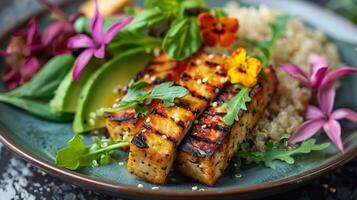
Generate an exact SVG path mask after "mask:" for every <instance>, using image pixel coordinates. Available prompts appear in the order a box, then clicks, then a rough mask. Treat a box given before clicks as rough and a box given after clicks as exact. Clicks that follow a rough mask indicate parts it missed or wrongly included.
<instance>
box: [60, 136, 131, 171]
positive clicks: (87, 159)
mask: <svg viewBox="0 0 357 200" xmlns="http://www.w3.org/2000/svg"><path fill="white" fill-rule="evenodd" d="M128 145H129V143H128V142H124V141H119V142H115V141H113V140H108V139H105V140H99V139H97V141H96V143H95V144H93V145H90V146H86V145H85V144H84V143H83V138H82V137H81V136H80V135H79V134H76V135H75V136H74V137H73V138H72V139H71V140H70V141H69V142H68V146H67V147H64V148H62V149H60V150H59V151H58V152H57V156H56V165H57V166H60V167H65V168H67V169H70V170H76V169H78V168H79V167H85V166H98V165H106V164H108V163H109V162H110V160H111V155H112V153H113V152H114V151H115V150H118V149H119V148H121V147H125V146H128Z"/></svg>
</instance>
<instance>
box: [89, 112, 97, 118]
mask: <svg viewBox="0 0 357 200" xmlns="http://www.w3.org/2000/svg"><path fill="white" fill-rule="evenodd" d="M89 117H90V118H93V119H94V118H96V117H97V114H96V113H95V112H91V113H90V114H89Z"/></svg>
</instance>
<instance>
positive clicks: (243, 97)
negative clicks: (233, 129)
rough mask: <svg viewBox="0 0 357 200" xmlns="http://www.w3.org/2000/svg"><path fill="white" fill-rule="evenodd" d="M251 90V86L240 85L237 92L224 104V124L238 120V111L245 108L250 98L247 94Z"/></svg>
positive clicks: (231, 123) (230, 123)
mask: <svg viewBox="0 0 357 200" xmlns="http://www.w3.org/2000/svg"><path fill="white" fill-rule="evenodd" d="M251 90H252V89H251V88H246V87H240V91H239V92H238V94H237V95H236V96H234V97H233V98H232V99H230V100H229V101H227V102H226V103H225V104H224V106H225V107H226V108H227V110H228V112H227V114H226V115H225V116H224V118H223V119H224V123H225V124H227V125H228V126H231V125H233V123H234V121H235V120H238V117H239V112H240V111H241V110H247V103H249V102H250V101H251V100H252V99H251V98H250V96H249V94H250V91H251Z"/></svg>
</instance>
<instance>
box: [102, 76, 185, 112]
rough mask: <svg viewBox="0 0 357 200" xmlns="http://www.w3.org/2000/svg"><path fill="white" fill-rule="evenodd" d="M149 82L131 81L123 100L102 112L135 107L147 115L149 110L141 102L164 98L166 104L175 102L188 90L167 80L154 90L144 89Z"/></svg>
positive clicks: (103, 109)
mask: <svg viewBox="0 0 357 200" xmlns="http://www.w3.org/2000/svg"><path fill="white" fill-rule="evenodd" d="M148 85H149V84H148V83H146V82H138V83H135V82H133V81H132V82H131V83H130V85H129V90H128V92H127V93H126V95H125V96H124V97H123V98H122V99H121V101H120V102H119V103H118V104H117V105H116V106H115V107H113V108H102V109H101V110H100V113H105V112H117V111H119V110H123V109H126V108H129V107H134V108H135V110H136V111H137V112H138V114H142V115H145V114H146V112H147V110H146V109H145V108H144V107H142V106H141V105H140V104H141V103H143V102H144V101H146V100H153V99H158V100H162V101H163V103H164V105H165V106H170V105H172V104H173V102H174V99H175V98H180V97H183V96H186V95H187V94H188V91H187V90H186V88H184V87H181V86H174V85H173V83H172V82H165V83H161V84H159V85H157V86H155V87H154V88H153V89H152V90H144V88H146V87H147V86H148Z"/></svg>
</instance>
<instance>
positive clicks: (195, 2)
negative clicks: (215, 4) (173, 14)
mask: <svg viewBox="0 0 357 200" xmlns="http://www.w3.org/2000/svg"><path fill="white" fill-rule="evenodd" d="M206 7H207V5H206V2H205V0H186V1H182V2H181V4H180V6H179V13H178V17H183V16H184V14H185V10H187V9H190V8H206Z"/></svg>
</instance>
